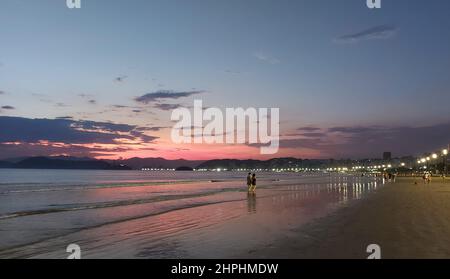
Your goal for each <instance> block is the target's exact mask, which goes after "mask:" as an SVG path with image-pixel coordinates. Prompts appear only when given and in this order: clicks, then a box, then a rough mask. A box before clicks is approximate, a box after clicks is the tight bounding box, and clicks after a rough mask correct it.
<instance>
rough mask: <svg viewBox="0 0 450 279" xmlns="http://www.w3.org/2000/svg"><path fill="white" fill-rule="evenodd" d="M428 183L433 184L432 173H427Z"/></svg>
mask: <svg viewBox="0 0 450 279" xmlns="http://www.w3.org/2000/svg"><path fill="white" fill-rule="evenodd" d="M427 183H428V184H430V183H431V172H429V173H427Z"/></svg>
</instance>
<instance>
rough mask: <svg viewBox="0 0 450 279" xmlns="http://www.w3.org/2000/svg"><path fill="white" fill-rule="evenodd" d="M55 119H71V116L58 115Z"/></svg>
mask: <svg viewBox="0 0 450 279" xmlns="http://www.w3.org/2000/svg"><path fill="white" fill-rule="evenodd" d="M56 119H73V117H72V116H59V117H56Z"/></svg>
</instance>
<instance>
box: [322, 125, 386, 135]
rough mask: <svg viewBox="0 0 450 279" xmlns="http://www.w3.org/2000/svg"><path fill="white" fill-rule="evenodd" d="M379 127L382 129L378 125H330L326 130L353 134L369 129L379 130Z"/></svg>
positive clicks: (369, 130)
mask: <svg viewBox="0 0 450 279" xmlns="http://www.w3.org/2000/svg"><path fill="white" fill-rule="evenodd" d="M381 129H383V127H380V126H369V127H362V126H355V127H332V128H329V129H328V131H329V132H331V133H345V134H354V133H367V132H371V131H379V130H381Z"/></svg>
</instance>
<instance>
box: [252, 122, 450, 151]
mask: <svg viewBox="0 0 450 279" xmlns="http://www.w3.org/2000/svg"><path fill="white" fill-rule="evenodd" d="M301 135H302V136H304V134H301ZM317 136H319V134H317ZM449 142H450V123H446V124H438V125H432V126H421V127H409V126H400V127H385V126H343V127H332V128H329V129H327V130H326V132H324V133H323V135H320V137H311V138H308V137H306V138H295V139H281V140H280V148H294V149H295V148H304V149H310V150H316V151H318V153H320V154H321V156H323V157H326V158H328V157H335V158H380V157H381V155H382V153H383V152H384V151H391V152H393V153H394V154H395V155H396V156H407V155H421V154H422V153H425V152H432V151H434V150H440V149H441V148H443V147H445V146H447V145H448V143H449ZM250 146H253V147H260V146H261V145H258V144H256V145H255V144H252V145H250Z"/></svg>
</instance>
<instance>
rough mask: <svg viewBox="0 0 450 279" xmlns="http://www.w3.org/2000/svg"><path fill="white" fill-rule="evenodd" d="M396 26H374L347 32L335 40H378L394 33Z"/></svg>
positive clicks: (344, 41) (348, 41)
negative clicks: (351, 32) (355, 31)
mask: <svg viewBox="0 0 450 279" xmlns="http://www.w3.org/2000/svg"><path fill="white" fill-rule="evenodd" d="M396 32H397V27H395V26H392V25H380V26H375V27H372V28H369V29H366V30H363V31H361V32H358V33H354V34H348V35H344V36H341V37H338V38H337V39H336V42H341V43H352V42H358V41H362V40H380V39H388V38H391V37H392V36H394V35H395V33H396Z"/></svg>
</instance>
